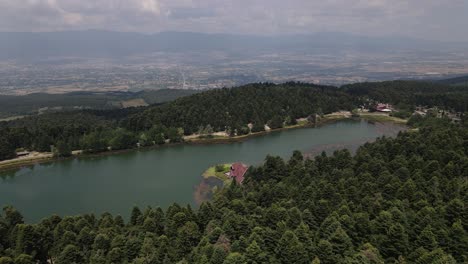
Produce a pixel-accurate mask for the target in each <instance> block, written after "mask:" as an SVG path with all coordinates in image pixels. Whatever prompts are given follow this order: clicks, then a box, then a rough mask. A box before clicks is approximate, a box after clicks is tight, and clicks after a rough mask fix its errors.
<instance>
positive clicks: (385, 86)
mask: <svg viewBox="0 0 468 264" xmlns="http://www.w3.org/2000/svg"><path fill="white" fill-rule="evenodd" d="M341 88H342V89H344V90H345V91H346V92H347V93H349V94H350V95H352V96H357V97H365V98H370V99H373V100H377V101H380V102H386V103H392V104H395V105H409V106H416V105H420V106H429V107H434V106H438V107H441V108H444V109H447V110H449V109H452V110H455V111H459V112H465V111H467V110H468V88H467V87H456V86H455V87H454V86H449V85H445V84H439V83H430V82H414V81H388V82H369V83H356V84H350V85H345V86H342V87H341Z"/></svg>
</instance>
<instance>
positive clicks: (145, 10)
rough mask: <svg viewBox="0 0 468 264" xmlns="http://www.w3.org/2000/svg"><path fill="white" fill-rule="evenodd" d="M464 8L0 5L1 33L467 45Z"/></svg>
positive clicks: (113, 0) (149, 2)
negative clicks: (315, 37)
mask: <svg viewBox="0 0 468 264" xmlns="http://www.w3.org/2000/svg"><path fill="white" fill-rule="evenodd" d="M467 13H468V3H467V2H466V1H463V0H453V1H450V3H444V2H441V1H436V0H425V1H422V0H417V1H410V2H408V1H390V0H369V1H362V0H351V1H349V0H348V1H345V0H333V1H332V0H328V1H320V2H317V1H307V0H293V1H287V2H286V1H279V0H269V1H267V0H257V1H245V0H240V1H239V0H237V1H216V0H199V1H190V0H133V1H130V0H127V1H124V0H93V1H91V0H83V1H75V0H28V1H16V0H4V1H2V2H0V31H1V32H56V31H81V30H104V31H115V32H138V33H146V34H153V33H158V32H196V33H210V34H234V35H253V36H283V35H310V34H315V33H321V32H333V33H336V32H339V33H345V34H353V35H361V36H368V37H397V38H414V39H420V40H438V41H449V42H467V41H468V35H466V34H460V31H461V29H463V28H464V26H465V25H467V24H468V17H467V16H466V14H467Z"/></svg>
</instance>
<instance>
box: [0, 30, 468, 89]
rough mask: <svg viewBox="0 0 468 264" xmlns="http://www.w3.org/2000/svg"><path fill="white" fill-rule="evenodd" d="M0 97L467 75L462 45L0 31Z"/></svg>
mask: <svg viewBox="0 0 468 264" xmlns="http://www.w3.org/2000/svg"><path fill="white" fill-rule="evenodd" d="M0 40H1V41H0V94H9V95H21V94H29V93H37V92H46V93H66V92H73V91H91V92H96V91H100V92H102V91H139V90H144V89H165V88H168V89H210V88H221V87H233V86H238V85H243V84H247V83H252V82H274V83H281V82H286V81H301V82H308V83H316V84H332V85H342V84H346V83H354V82H364V81H382V80H393V79H407V80H423V79H441V78H446V77H452V76H459V75H462V74H464V73H467V72H468V48H467V47H468V45H465V43H460V42H441V41H423V40H417V39H411V38H390V37H380V38H379V37H365V36H359V35H353V34H345V33H315V34H309V35H282V36H276V37H274V36H255V35H231V34H203V33H188V32H185V33H183V32H182V33H181V32H178V33H177V32H167V33H159V34H151V35H149V34H140V33H121V32H110V31H93V30H91V31H68V32H52V33H0Z"/></svg>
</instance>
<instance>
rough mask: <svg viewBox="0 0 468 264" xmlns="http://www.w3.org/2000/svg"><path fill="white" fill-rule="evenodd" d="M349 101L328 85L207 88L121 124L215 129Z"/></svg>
mask: <svg viewBox="0 0 468 264" xmlns="http://www.w3.org/2000/svg"><path fill="white" fill-rule="evenodd" d="M353 105H354V104H353V100H352V98H351V97H350V96H349V95H348V94H346V93H344V92H342V91H341V90H340V89H338V88H336V87H332V86H317V85H312V84H302V83H285V84H281V85H275V84H271V83H258V84H250V85H246V86H242V87H238V88H231V89H228V88H225V89H216V90H211V91H207V92H204V93H200V94H197V95H193V96H189V97H183V98H180V99H178V100H175V101H174V102H171V103H169V104H166V105H164V106H161V107H159V106H156V107H150V108H149V109H147V110H145V111H143V112H142V113H139V114H136V115H133V116H131V117H129V118H128V119H127V120H126V122H125V123H124V125H125V127H126V128H127V129H129V130H136V131H140V130H145V129H149V128H151V127H152V126H153V125H154V124H164V125H166V126H172V127H182V128H183V129H184V130H185V133H186V134H191V133H194V132H196V131H197V130H198V128H199V127H200V126H206V125H208V124H209V125H211V126H212V127H214V129H215V130H216V131H218V130H225V129H226V127H233V128H237V129H240V128H241V127H242V126H246V125H247V123H254V125H255V124H259V125H261V126H263V125H264V124H266V123H267V122H268V121H271V120H272V119H273V118H274V117H275V116H280V117H281V119H282V120H284V119H286V118H287V117H291V118H300V117H307V116H308V115H311V114H313V113H317V112H321V113H330V112H333V111H338V110H340V109H348V110H351V109H352V108H353Z"/></svg>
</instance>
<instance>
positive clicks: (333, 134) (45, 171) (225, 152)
mask: <svg viewBox="0 0 468 264" xmlns="http://www.w3.org/2000/svg"><path fill="white" fill-rule="evenodd" d="M404 129H405V127H404V126H402V125H397V124H392V123H370V122H367V121H364V120H345V121H339V122H337V123H332V124H327V125H324V126H321V127H317V128H302V129H294V130H286V131H278V132H272V133H269V134H267V135H265V136H261V137H254V138H250V139H248V140H246V141H243V142H236V143H231V144H211V145H177V146H170V147H161V148H158V149H151V150H142V151H131V152H126V153H121V154H115V155H107V156H98V157H83V158H77V159H71V160H65V161H59V162H52V163H48V164H40V165H34V166H29V167H25V168H22V169H19V170H16V171H12V172H3V173H0V177H1V178H0V206H4V205H13V206H14V207H16V208H17V209H19V210H20V211H21V213H22V214H23V215H24V216H25V218H26V220H27V221H28V222H35V221H39V220H40V219H42V218H43V217H46V216H49V215H51V214H58V215H60V216H64V215H75V214H80V213H96V214H101V213H103V212H110V213H112V214H120V215H122V216H124V217H128V215H129V214H130V210H131V208H132V207H133V206H134V205H138V206H140V207H141V208H144V207H146V206H148V205H150V206H161V207H163V208H165V207H167V206H169V205H170V204H172V203H174V202H177V203H180V204H192V205H194V206H195V203H194V190H195V187H196V186H197V185H198V184H199V183H200V182H201V180H202V177H201V174H202V173H203V172H204V171H205V170H206V169H207V168H208V167H210V166H212V165H214V164H218V163H227V162H234V161H242V162H244V163H246V164H250V165H258V164H260V163H261V162H262V161H263V160H264V158H265V156H266V155H267V154H271V155H278V156H281V157H283V158H288V157H289V156H291V154H292V152H293V151H294V150H300V151H302V152H303V153H305V154H306V155H311V156H313V155H316V154H319V153H320V152H322V151H324V150H325V151H327V152H329V153H331V151H333V150H336V149H340V148H345V147H346V148H349V149H350V150H352V151H355V150H356V148H357V147H358V146H359V145H362V144H363V143H365V142H368V141H372V140H374V139H375V138H377V137H379V136H382V135H386V136H395V135H396V134H397V133H398V132H399V131H401V130H404Z"/></svg>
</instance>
